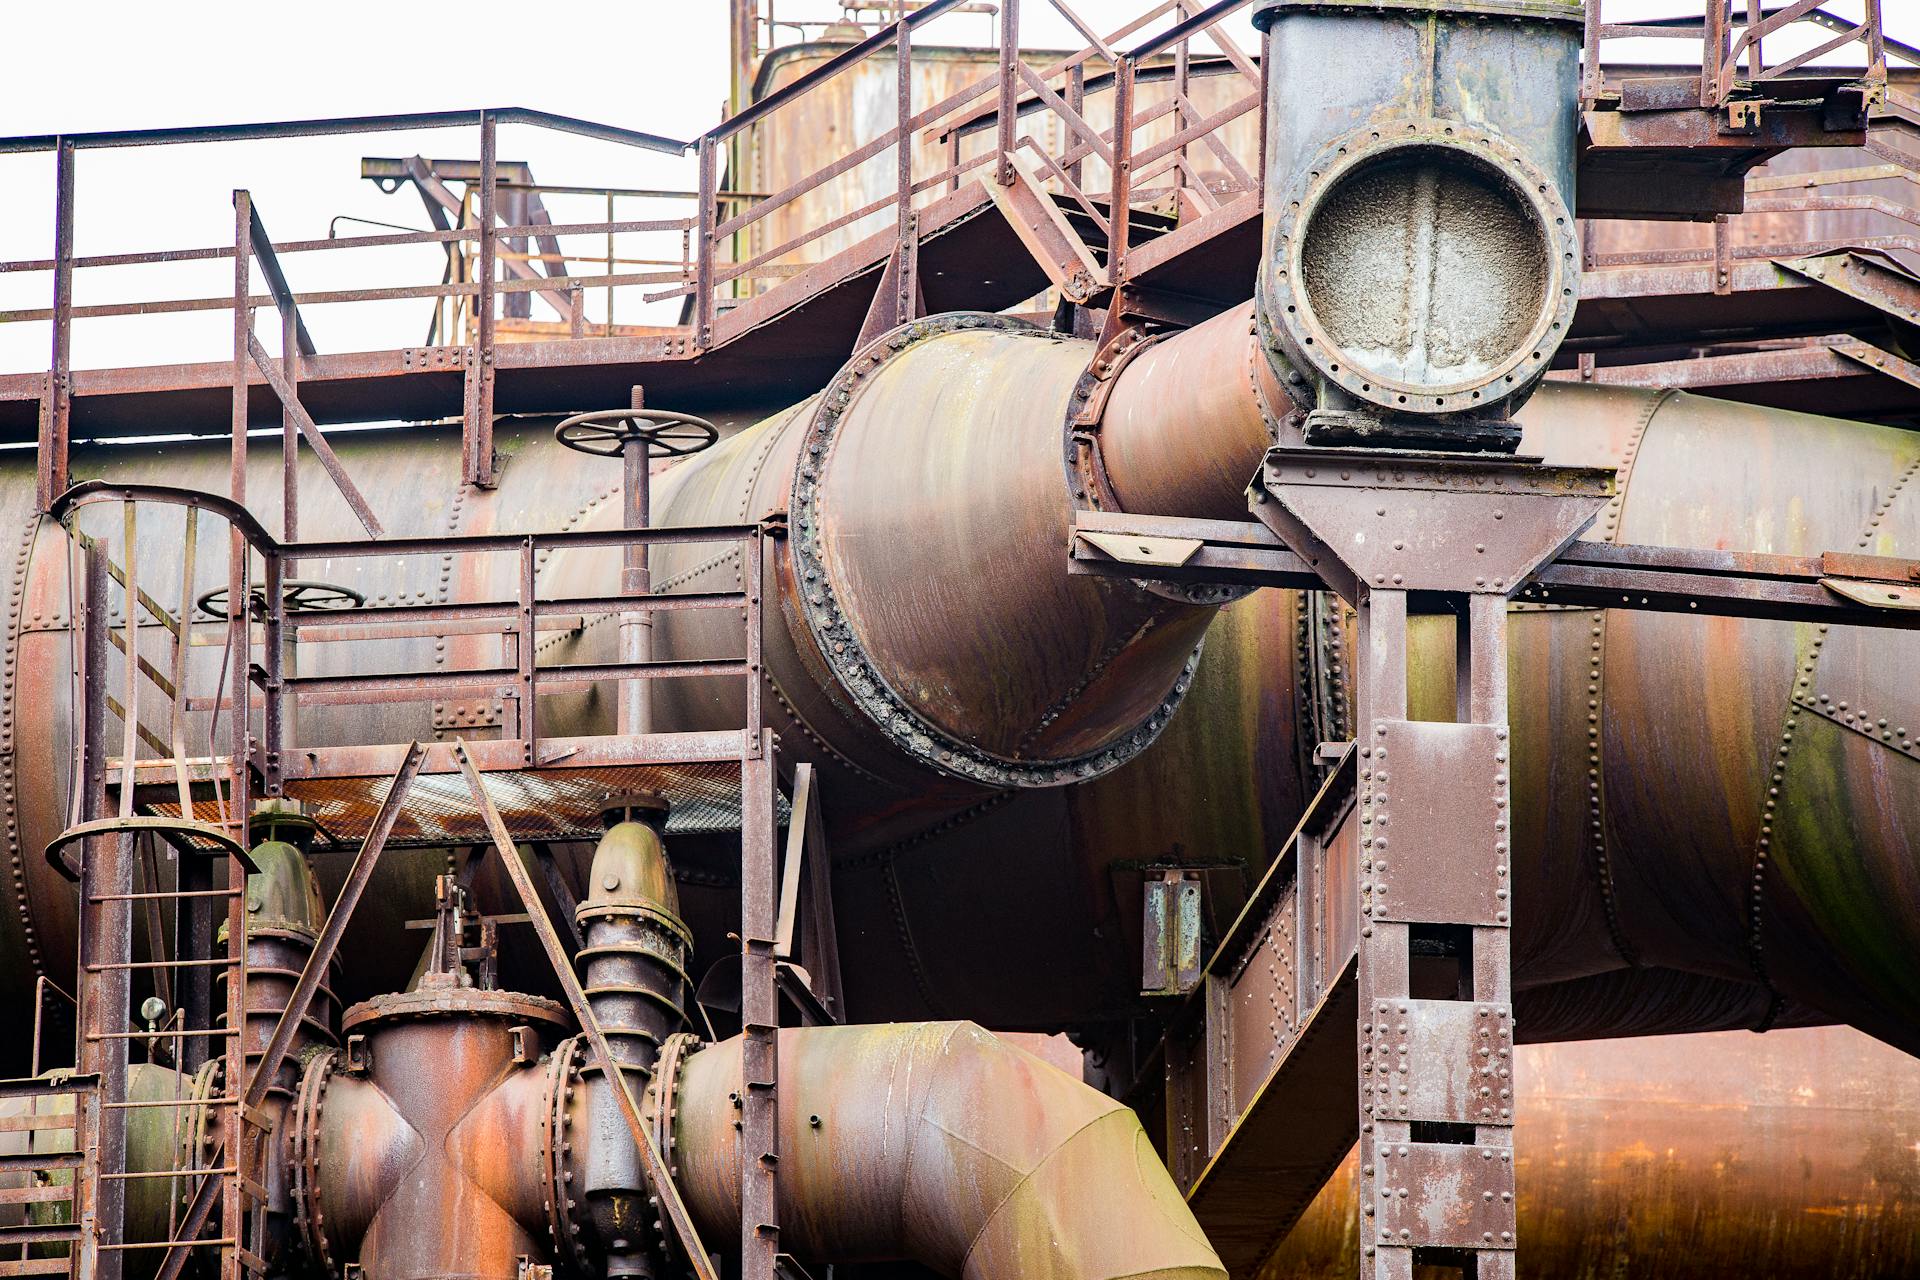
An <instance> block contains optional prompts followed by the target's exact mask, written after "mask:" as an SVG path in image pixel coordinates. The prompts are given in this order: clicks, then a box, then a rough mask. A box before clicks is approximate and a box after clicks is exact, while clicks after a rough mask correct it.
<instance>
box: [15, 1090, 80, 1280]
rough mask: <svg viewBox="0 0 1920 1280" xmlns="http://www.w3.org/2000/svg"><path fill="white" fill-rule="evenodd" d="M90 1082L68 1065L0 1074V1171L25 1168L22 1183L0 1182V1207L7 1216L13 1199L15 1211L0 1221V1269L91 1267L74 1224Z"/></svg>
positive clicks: (68, 1272)
mask: <svg viewBox="0 0 1920 1280" xmlns="http://www.w3.org/2000/svg"><path fill="white" fill-rule="evenodd" d="M97 1084H98V1081H97V1079H96V1078H95V1077H91V1076H80V1075H74V1074H72V1073H70V1072H69V1073H62V1074H59V1075H48V1076H37V1077H32V1078H29V1079H25V1080H0V1174H8V1173H28V1174H30V1175H31V1181H30V1182H29V1183H28V1184H27V1185H26V1186H11V1187H0V1207H3V1208H5V1209H6V1210H7V1211H8V1216H9V1217H11V1216H12V1211H13V1208H14V1206H18V1207H19V1214H20V1221H19V1222H17V1223H16V1222H9V1223H8V1224H6V1225H4V1226H0V1276H66V1277H69V1278H70V1280H78V1278H79V1277H81V1276H84V1275H90V1274H91V1273H92V1271H93V1266H92V1262H93V1255H92V1254H91V1253H90V1252H89V1251H88V1250H87V1249H86V1248H85V1242H86V1240H87V1239H88V1234H87V1233H86V1232H84V1231H83V1230H82V1227H83V1225H85V1219H84V1218H83V1213H85V1211H86V1205H85V1203H84V1198H83V1192H84V1190H85V1188H86V1187H87V1186H88V1185H89V1181H90V1180H89V1177H88V1174H89V1173H90V1171H91V1168H92V1157H93V1155H94V1153H95V1151H96V1150H97V1130H96V1125H97V1122H98V1117H99V1114H100V1113H99V1107H98V1098H97V1092H96V1087H95V1086H96V1085H97ZM15 1135H19V1136H15ZM17 1147H24V1150H16V1149H15V1148H17Z"/></svg>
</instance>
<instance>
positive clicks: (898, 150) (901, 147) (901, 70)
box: [893, 18, 913, 243]
mask: <svg viewBox="0 0 1920 1280" xmlns="http://www.w3.org/2000/svg"><path fill="white" fill-rule="evenodd" d="M893 77H894V82H895V83H894V94H895V97H894V113H893V118H894V131H895V133H896V135H897V137H898V140H897V141H896V142H895V143H894V146H893V163H894V186H895V190H896V192H897V195H896V197H895V200H896V203H895V205H894V210H893V214H894V219H893V220H894V226H895V227H896V228H898V231H897V234H898V235H899V238H900V240H901V242H902V243H904V242H905V241H906V238H907V224H908V222H909V221H910V220H911V219H912V217H913V28H912V27H910V26H908V25H907V22H906V19H905V18H902V19H901V20H900V21H899V22H896V23H894V24H893Z"/></svg>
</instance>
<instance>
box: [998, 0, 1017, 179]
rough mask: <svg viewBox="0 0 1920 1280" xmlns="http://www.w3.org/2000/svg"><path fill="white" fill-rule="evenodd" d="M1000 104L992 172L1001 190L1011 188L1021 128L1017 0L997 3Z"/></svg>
mask: <svg viewBox="0 0 1920 1280" xmlns="http://www.w3.org/2000/svg"><path fill="white" fill-rule="evenodd" d="M999 90H1000V104H999V108H998V111H999V119H998V121H996V123H997V124H998V125H999V131H998V135H997V136H998V144H997V145H998V146H999V148H1000V155H999V157H998V159H997V160H996V162H995V164H994V167H993V172H994V181H995V182H998V183H999V184H1000V185H1001V186H1003V187H1009V186H1012V185H1013V144H1014V138H1015V136H1016V134H1017V133H1018V130H1019V124H1020V114H1019V112H1020V0H1000V84H999Z"/></svg>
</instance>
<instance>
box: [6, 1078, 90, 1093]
mask: <svg viewBox="0 0 1920 1280" xmlns="http://www.w3.org/2000/svg"><path fill="white" fill-rule="evenodd" d="M98 1083H100V1077H99V1076H97V1075H68V1076H61V1077H58V1078H56V1077H53V1076H28V1077H27V1078H25V1079H23V1080H0V1098H65V1097H70V1096H73V1095H76V1094H81V1093H86V1092H89V1091H90V1090H92V1088H93V1086H94V1085H96V1084H98Z"/></svg>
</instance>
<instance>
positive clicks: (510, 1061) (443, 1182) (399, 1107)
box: [294, 986, 567, 1280]
mask: <svg viewBox="0 0 1920 1280" xmlns="http://www.w3.org/2000/svg"><path fill="white" fill-rule="evenodd" d="M342 1026H343V1030H345V1031H346V1032H347V1033H348V1034H349V1035H350V1036H352V1037H353V1038H354V1040H355V1041H357V1042H358V1044H359V1048H358V1050H357V1053H358V1057H357V1058H356V1057H355V1051H354V1050H351V1049H350V1050H349V1051H348V1054H347V1056H346V1057H345V1058H344V1059H340V1058H336V1057H335V1056H334V1055H333V1054H325V1055H322V1057H321V1058H319V1059H317V1060H316V1061H315V1063H314V1064H313V1065H311V1066H309V1068H308V1074H309V1075H310V1076H312V1075H314V1074H316V1073H321V1077H322V1087H321V1088H318V1089H316V1090H313V1091H312V1092H311V1093H310V1094H309V1095H308V1096H309V1097H310V1098H311V1101H310V1102H309V1103H308V1105H309V1107H310V1108H311V1109H310V1110H308V1111H306V1112H304V1113H302V1114H300V1115H299V1116H297V1117H296V1118H295V1120H294V1123H295V1124H296V1125H297V1126H299V1127H300V1129H302V1130H304V1131H305V1134H306V1136H305V1138H304V1142H305V1144H306V1158H307V1160H308V1162H309V1164H310V1167H311V1168H313V1169H315V1170H316V1171H317V1172H318V1173H319V1175H320V1176H319V1177H317V1178H316V1179H315V1180H314V1181H313V1182H311V1183H309V1184H308V1186H307V1191H306V1203H305V1204H304V1206H303V1212H304V1214H305V1217H306V1219H307V1221H308V1223H309V1224H310V1225H309V1228H308V1230H309V1231H310V1232H311V1233H312V1236H313V1238H314V1239H315V1242H316V1244H317V1245H318V1246H319V1252H320V1256H321V1257H323V1258H337V1259H341V1260H358V1262H359V1263H360V1265H361V1266H362V1267H363V1268H365V1269H366V1270H367V1271H368V1272H370V1273H380V1274H388V1275H394V1276H405V1277H414V1278H416V1280H427V1278H428V1277H432V1276H444V1275H447V1274H450V1273H451V1274H461V1275H471V1276H485V1277H490V1278H495V1277H497V1278H498V1280H509V1278H511V1277H514V1276H516V1274H517V1267H516V1263H515V1259H517V1258H520V1257H528V1256H531V1257H536V1258H540V1257H546V1256H548V1255H547V1249H548V1241H547V1231H546V1214H545V1211H544V1209H543V1208H542V1199H541V1196H542V1185H541V1180H540V1177H539V1169H538V1162H537V1161H535V1160H528V1159H502V1158H501V1156H502V1154H503V1153H507V1152H515V1151H518V1152H522V1153H525V1152H527V1151H528V1146H527V1137H528V1134H527V1125H528V1119H529V1118H530V1117H534V1116H538V1115H539V1114H540V1099H541V1098H542V1097H543V1096H544V1093H545V1089H546V1072H545V1071H543V1070H542V1069H541V1068H540V1066H539V1064H538V1059H539V1057H540V1056H541V1055H542V1054H544V1053H547V1052H548V1051H550V1050H552V1049H553V1048H554V1047H555V1046H556V1045H557V1044H558V1043H559V1040H560V1038H561V1036H562V1035H563V1034H564V1033H565V1031H566V1028H567V1020H566V1018H565V1015H564V1011H563V1010H562V1008H561V1006H559V1005H557V1004H554V1003H553V1002H552V1001H548V1000H540V999H536V998H534V997H531V996H524V995H511V994H509V993H505V992H494V991H485V990H475V989H471V988H460V987H453V986H443V987H438V988H431V989H423V990H421V991H420V992H418V993H415V994H410V995H401V996H390V997H385V998H382V999H379V1000H376V1001H374V1002H372V1003H369V1004H364V1005H360V1006H357V1007H356V1008H354V1009H350V1010H348V1012H347V1016H346V1018H345V1020H344V1022H343V1024H342ZM356 1062H357V1063H358V1064H359V1065H358V1066H357V1067H356V1065H355V1063H356ZM534 1149H535V1150H537V1147H536V1148H534ZM453 1223H458V1224H459V1227H458V1229H455V1230H436V1229H431V1228H428V1229H423V1228H424V1227H426V1224H453Z"/></svg>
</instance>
